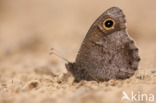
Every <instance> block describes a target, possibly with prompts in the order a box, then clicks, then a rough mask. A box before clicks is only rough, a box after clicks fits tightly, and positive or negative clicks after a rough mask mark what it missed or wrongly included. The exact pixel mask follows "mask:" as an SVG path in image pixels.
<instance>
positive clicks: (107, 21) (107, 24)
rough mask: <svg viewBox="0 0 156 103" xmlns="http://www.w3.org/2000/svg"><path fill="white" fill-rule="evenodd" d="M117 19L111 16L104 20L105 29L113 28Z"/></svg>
mask: <svg viewBox="0 0 156 103" xmlns="http://www.w3.org/2000/svg"><path fill="white" fill-rule="evenodd" d="M114 26H115V21H114V20H113V19H111V18H107V19H105V20H104V22H103V27H104V29H105V30H112V29H114Z"/></svg>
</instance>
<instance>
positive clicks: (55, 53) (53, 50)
mask: <svg viewBox="0 0 156 103" xmlns="http://www.w3.org/2000/svg"><path fill="white" fill-rule="evenodd" d="M49 54H50V55H55V56H57V57H59V58H61V59H62V60H64V61H66V62H68V63H69V61H68V60H67V59H66V58H65V57H63V56H61V55H59V54H57V50H55V49H54V48H51V49H50V53H49Z"/></svg>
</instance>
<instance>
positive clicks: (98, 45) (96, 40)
mask: <svg viewBox="0 0 156 103" xmlns="http://www.w3.org/2000/svg"><path fill="white" fill-rule="evenodd" d="M108 17H110V18H113V19H114V20H115V22H116V26H115V28H114V29H113V30H111V31H106V30H104V29H103V27H102V25H101V23H102V22H103V21H104V20H105V19H106V18H108ZM125 23H126V20H125V16H124V14H123V12H122V11H121V9H119V8H117V7H113V8H110V9H108V10H107V11H106V12H104V13H103V14H102V15H101V16H100V17H99V18H98V19H97V20H96V21H95V22H94V23H93V25H92V26H91V28H90V29H89V31H88V33H87V35H86V37H85V39H84V41H83V43H82V45H81V48H80V50H79V53H78V55H77V58H76V61H75V63H68V64H66V68H67V70H68V71H69V72H71V73H72V74H73V76H74V77H75V79H76V80H78V81H80V80H97V81H104V80H110V79H125V78H128V77H130V76H132V75H133V74H134V73H135V71H136V70H137V68H138V63H139V60H140V58H139V56H138V49H137V47H136V46H135V43H134V41H133V40H132V39H131V38H130V37H129V36H128V33H127V31H126V24H125Z"/></svg>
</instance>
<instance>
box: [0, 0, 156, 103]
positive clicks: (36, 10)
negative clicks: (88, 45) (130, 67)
mask: <svg viewBox="0 0 156 103" xmlns="http://www.w3.org/2000/svg"><path fill="white" fill-rule="evenodd" d="M155 4H156V1H155V0H146V1H145V0H137V1H132V0H120V1H119V0H118V1H117V0H94V1H90V0H68V1H67V0H60V1H59V0H32V1H31V0H13V1H11V0H1V1H0V103H73V102H74V103H132V102H130V101H128V100H123V101H121V98H122V96H123V92H125V93H127V95H128V96H129V97H131V95H132V92H134V94H137V96H136V97H137V101H135V102H133V103H151V102H150V101H149V99H150V97H151V95H154V96H156V86H155V85H156V74H155V73H151V70H153V69H154V68H155V69H156V29H155V27H156V20H155V17H156V12H155V10H156V6H155ZM112 6H118V7H120V8H122V9H123V11H124V13H125V14H126V17H127V22H128V31H129V33H130V35H131V36H132V37H133V38H134V39H135V40H136V43H137V45H138V47H139V48H140V56H141V59H142V60H141V63H140V67H139V70H138V71H137V72H136V74H135V75H134V76H133V77H131V78H129V79H127V80H110V81H108V82H102V83H97V82H95V81H90V82H87V81H81V82H80V83H74V82H73V79H74V78H73V77H72V76H71V75H70V74H68V73H67V71H66V69H65V66H64V63H65V62H64V61H63V60H61V59H60V58H58V57H56V56H54V55H52V56H50V55H49V52H50V48H52V47H53V48H55V49H56V50H57V53H59V54H60V55H62V56H64V57H66V58H67V59H68V60H70V61H74V59H75V57H76V54H77V51H78V49H79V47H80V44H81V42H82V40H83V38H84V36H85V34H86V32H87V30H88V29H89V27H90V25H91V24H92V23H93V21H94V20H95V19H96V18H97V17H98V16H99V15H100V14H101V13H102V12H104V11H105V10H106V9H107V8H109V7H112ZM141 94H147V100H146V98H144V100H143V101H139V100H138V98H139V96H141ZM154 99H155V98H154ZM152 103H156V100H155V101H154V102H152Z"/></svg>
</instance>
